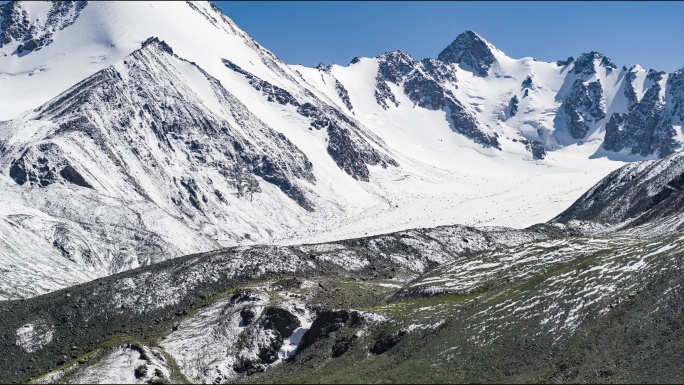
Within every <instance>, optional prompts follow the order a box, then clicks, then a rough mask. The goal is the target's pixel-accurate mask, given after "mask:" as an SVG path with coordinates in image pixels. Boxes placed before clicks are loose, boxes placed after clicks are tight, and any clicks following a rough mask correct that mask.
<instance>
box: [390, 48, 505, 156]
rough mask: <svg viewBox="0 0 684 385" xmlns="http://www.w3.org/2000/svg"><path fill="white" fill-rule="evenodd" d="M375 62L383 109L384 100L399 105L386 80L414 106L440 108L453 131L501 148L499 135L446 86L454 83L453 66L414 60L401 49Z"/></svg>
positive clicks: (483, 143) (438, 61)
mask: <svg viewBox="0 0 684 385" xmlns="http://www.w3.org/2000/svg"><path fill="white" fill-rule="evenodd" d="M378 61H379V66H378V75H377V77H376V83H377V84H378V85H377V86H376V98H379V99H378V104H380V105H381V106H382V107H383V108H385V109H387V108H388V104H387V103H386V102H385V99H389V100H391V101H393V102H394V103H395V105H396V106H398V105H399V102H398V101H397V100H396V98H394V95H393V94H392V93H391V90H390V89H389V86H388V85H387V83H392V84H396V85H401V86H403V91H404V94H405V95H406V96H408V97H409V99H410V100H411V101H412V102H413V103H414V106H420V107H423V108H428V109H432V110H440V109H441V110H443V111H444V112H445V113H446V118H447V120H448V121H449V123H450V125H451V129H452V130H453V131H455V132H458V133H461V134H462V135H464V136H465V137H467V138H469V139H471V140H473V141H475V142H477V143H480V144H482V145H484V146H487V147H489V146H491V147H495V148H498V149H501V146H500V143H499V141H498V139H497V138H498V134H497V133H496V132H494V131H492V130H491V129H489V128H488V127H486V126H485V125H484V124H482V123H481V122H479V121H478V119H477V118H476V116H475V114H474V113H473V112H471V111H469V110H468V109H467V108H466V107H465V106H464V105H463V104H462V103H461V102H460V101H459V100H458V99H457V98H456V96H454V94H453V92H451V90H450V89H449V88H448V87H447V84H453V85H456V84H455V83H456V76H455V75H454V68H453V67H451V65H450V64H447V63H444V62H442V61H441V60H435V59H426V60H423V61H421V62H417V61H415V60H413V58H411V56H409V55H408V54H407V53H405V52H401V51H394V52H386V53H384V54H382V55H380V56H379V57H378ZM456 86H457V85H456ZM378 90H384V91H382V92H379V91H378ZM381 96H382V97H381Z"/></svg>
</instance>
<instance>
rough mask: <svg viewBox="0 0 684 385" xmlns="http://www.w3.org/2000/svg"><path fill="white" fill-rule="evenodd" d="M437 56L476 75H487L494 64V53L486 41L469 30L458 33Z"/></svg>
mask: <svg viewBox="0 0 684 385" xmlns="http://www.w3.org/2000/svg"><path fill="white" fill-rule="evenodd" d="M437 58H438V59H439V60H441V61H443V62H445V63H459V64H461V65H464V66H465V67H469V68H470V69H472V71H473V73H475V74H476V75H478V76H482V77H484V76H487V73H488V72H489V69H490V68H491V66H492V64H494V61H495V60H496V59H494V55H492V51H491V50H490V47H489V45H488V44H487V42H486V41H485V40H484V39H482V38H481V37H480V36H479V35H478V34H476V33H475V32H473V31H471V30H467V31H466V32H464V33H462V34H460V35H458V37H456V40H454V41H453V42H452V43H451V44H449V46H448V47H446V48H445V49H444V50H443V51H442V52H440V53H439V55H438V56H437Z"/></svg>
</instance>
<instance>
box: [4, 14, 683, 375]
mask: <svg viewBox="0 0 684 385" xmlns="http://www.w3.org/2000/svg"><path fill="white" fill-rule="evenodd" d="M435 54H436V55H435V57H434V58H425V59H422V60H416V59H415V58H412V57H411V56H410V55H409V54H407V53H405V52H402V51H392V52H385V53H383V54H381V55H378V56H376V57H373V58H365V57H356V58H353V59H352V60H351V62H350V63H349V64H347V65H337V64H330V65H326V64H323V63H321V64H320V65H318V66H317V67H315V68H309V67H305V66H301V65H287V64H285V63H283V62H282V61H281V60H280V59H278V58H277V57H276V56H275V55H274V54H273V53H271V52H270V51H268V50H267V49H266V48H264V47H262V46H261V45H259V43H257V42H256V41H254V40H253V39H252V38H251V37H250V36H249V35H248V34H247V33H246V32H245V31H243V30H241V29H240V28H239V27H238V26H237V25H236V24H235V23H234V22H233V21H232V20H231V19H229V18H228V17H227V16H226V15H224V14H223V13H222V12H221V10H220V9H218V8H217V7H216V6H215V5H213V4H211V3H208V2H194V1H188V2H144V1H140V2H88V1H59V2H23V1H14V2H10V3H7V4H3V5H0V89H2V92H0V119H2V121H0V191H2V194H1V195H0V277H1V279H0V300H3V301H2V302H0V307H2V311H1V312H0V313H1V314H2V315H1V317H3V318H2V320H3V323H2V324H3V326H2V329H0V336H3V337H2V339H0V344H2V346H3V348H4V349H9V350H6V351H11V352H13V353H12V354H13V355H12V357H20V359H16V360H14V359H13V360H10V358H9V357H10V355H6V356H7V357H5V358H4V359H3V361H1V362H0V378H2V379H6V380H7V381H22V382H23V381H27V380H29V379H33V380H40V381H48V382H50V381H57V382H64V381H67V380H68V381H76V382H78V381H81V382H93V381H101V382H108V381H115V380H116V379H117V378H126V379H127V380H126V381H127V382H144V381H162V380H164V381H166V380H169V379H170V380H172V381H186V380H187V381H192V382H212V381H213V382H222V381H228V380H235V379H242V380H245V381H248V380H250V378H251V379H256V381H281V380H282V381H300V380H313V381H326V380H330V379H331V378H328V377H325V376H324V374H325V373H324V372H325V370H328V369H330V370H332V372H334V373H337V374H338V375H339V376H340V377H339V378H343V379H347V380H349V381H356V380H359V378H370V379H373V378H377V379H383V378H393V379H395V380H402V381H410V380H418V378H414V377H402V374H403V373H404V371H409V372H410V371H411V370H412V369H411V368H412V365H418V364H420V365H428V364H427V363H426V362H429V357H433V358H434V356H435V354H438V353H439V354H447V353H446V352H449V351H452V350H453V351H454V352H453V353H448V354H447V355H446V357H452V358H454V357H455V358H454V359H456V360H458V359H461V358H462V357H471V358H469V360H471V361H472V362H470V363H469V365H470V366H467V367H464V368H463V369H458V368H456V369H454V368H452V369H445V368H442V369H439V370H436V371H435V374H434V376H435V377H434V378H430V380H434V381H443V380H444V379H449V378H451V379H457V380H460V381H465V382H472V381H493V380H497V381H512V380H520V381H537V380H543V381H566V380H567V381H596V380H607V379H613V380H619V379H621V378H622V379H631V380H636V379H642V378H645V377H639V375H645V374H644V373H650V374H651V375H655V374H653V373H655V372H654V371H653V370H650V371H644V365H646V363H651V364H653V363H658V362H660V361H658V359H659V358H658V357H660V356H658V355H655V356H648V357H650V358H648V359H646V358H644V360H642V361H640V362H636V361H630V360H629V359H628V358H627V356H625V358H624V360H625V362H623V364H624V365H623V366H616V367H619V368H621V369H620V370H618V369H615V368H613V369H610V368H609V366H610V365H611V363H610V362H608V360H609V359H608V358H606V357H603V356H601V357H603V358H601V359H599V360H595V361H591V360H592V359H594V358H595V357H594V355H604V354H605V352H604V351H603V350H601V351H598V350H600V349H601V346H600V345H598V342H596V341H602V340H601V339H600V338H604V339H609V338H610V336H612V335H613V334H611V333H618V331H619V326H620V325H622V324H623V322H626V321H624V320H626V319H629V315H635V317H636V315H639V316H640V317H646V316H644V314H647V313H648V312H649V311H651V312H652V313H657V314H660V313H658V312H662V311H663V310H661V306H675V307H676V306H677V302H676V301H677V300H676V299H671V300H670V299H667V301H670V302H668V303H667V304H663V303H661V302H662V301H661V300H662V299H663V298H670V297H662V296H661V294H662V295H665V294H666V293H668V292H671V291H672V290H675V291H677V290H680V289H681V288H680V286H679V285H680V283H679V280H678V279H676V277H675V276H674V275H673V274H674V272H675V271H676V270H677V269H678V267H676V263H675V261H676V260H677V259H676V258H678V254H677V253H676V250H677V245H678V242H680V241H681V240H680V239H679V238H678V235H676V234H677V232H678V231H680V230H681V229H682V220H681V219H680V218H681V213H680V210H679V205H678V204H677V202H678V200H679V199H680V198H681V196H680V193H681V189H682V187H683V186H684V181H683V179H682V178H683V177H682V175H684V164H683V163H682V162H681V153H680V152H679V150H680V149H681V147H682V144H684V134H683V132H682V119H684V105H683V103H682V102H683V101H684V80H683V79H684V77H683V75H682V70H678V71H675V72H673V73H665V72H663V71H657V70H653V69H648V70H647V69H644V68H642V67H640V66H638V65H633V66H630V67H627V66H621V67H619V66H618V65H616V64H615V63H613V61H612V60H611V59H610V58H608V57H606V56H605V55H603V54H601V53H599V52H593V51H592V52H586V53H579V54H574V55H575V56H576V58H575V57H572V56H571V57H568V58H567V59H562V60H559V61H557V62H550V63H549V62H542V61H539V60H537V59H535V58H532V57H528V58H522V59H514V58H511V57H508V56H507V55H506V54H505V53H503V52H502V51H500V50H499V49H497V48H496V47H495V46H494V45H492V44H491V43H490V42H488V41H486V40H485V39H484V38H483V37H481V36H479V35H478V34H477V33H475V32H473V31H470V30H468V31H465V32H463V33H462V34H460V35H458V36H457V37H456V38H455V40H454V41H453V42H452V43H451V44H449V45H448V46H447V47H445V48H444V49H443V50H442V51H441V52H439V53H435ZM592 186H593V187H592ZM475 226H477V228H475ZM503 226H505V227H503ZM673 234H675V235H673ZM646 251H648V253H647V254H643V253H645V252H646ZM198 253H199V254H198ZM183 256H185V257H183ZM666 269H670V270H669V272H667V273H665V272H663V271H665V270H666ZM585 271H586V274H585V273H584V272H585ZM599 272H603V273H599ZM568 274H570V275H568ZM572 274H575V275H572ZM568 277H570V278H568ZM561 278H562V279H561ZM566 278H567V279H566ZM639 282H642V283H643V282H650V283H652V286H645V288H644V289H637V287H638V286H639ZM558 285H561V286H563V287H568V288H570V289H568V290H570V291H569V292H570V293H571V294H568V295H567V296H559V297H558V298H556V299H553V298H551V297H553V295H552V294H551V293H559V292H558V291H557V289H558ZM606 288H608V289H606ZM563 290H564V289H563ZM591 290H593V291H591ZM635 290H637V292H636V294H634V291H635ZM638 290H642V291H638ZM561 292H562V293H565V292H564V291H562V290H561ZM592 293H595V297H596V298H594V297H592V295H594V294H592ZM661 297H662V298H661ZM586 298H590V299H591V300H586ZM640 298H641V299H640ZM507 301H508V302H507ZM535 301H536V302H535ZM549 301H551V302H553V301H556V302H554V303H555V305H554V303H551V302H549ZM578 301H579V302H578ZM583 301H584V302H583ZM639 301H641V302H639ZM659 301H660V302H659ZM673 301H674V302H673ZM618 305H619V306H618ZM553 306H556V307H557V308H558V309H560V310H558V312H556V313H553V314H555V315H553V314H550V313H549V314H550V315H549V314H546V313H544V311H542V310H541V309H554V308H553ZM630 306H631V307H630ZM511 307H513V309H516V310H514V311H513V313H517V312H518V311H520V312H522V313H521V314H523V313H524V314H525V317H527V318H524V319H537V318H539V320H538V321H539V322H538V323H524V321H521V320H515V321H510V322H513V323H514V325H513V326H510V327H514V328H517V329H515V330H517V332H516V333H503V332H501V331H502V330H506V329H507V328H509V326H506V325H508V324H506V322H508V321H506V320H509V319H510V318H508V317H507V316H506V315H505V314H503V313H502V311H503V309H509V308H511ZM437 308H440V309H444V310H443V311H435V309H437ZM613 308H615V309H617V310H615V311H613V310H610V309H613ZM478 309H479V310H478ZM409 310H410V311H411V312H412V313H410V314H413V315H411V316H409V315H408V314H409V313H407V312H409ZM476 310H477V311H479V312H476ZM421 312H431V313H430V314H429V315H425V316H422V315H421V316H419V314H422V313H421ZM616 312H622V313H619V314H618V313H616ZM652 313H648V314H652ZM487 314H494V315H493V316H492V317H489V318H487V317H488V316H486V315H487ZM616 314H617V315H616ZM625 314H627V315H625ZM547 315H548V316H549V317H550V318H549V319H548V320H546V318H544V317H546V316H547ZM661 315H662V318H659V319H660V320H663V322H666V323H665V324H660V323H659V324H658V325H659V326H658V328H660V329H658V328H656V329H655V330H660V331H662V333H675V334H676V333H678V330H679V329H676V328H675V327H674V326H673V325H674V324H676V325H679V323H681V322H680V321H679V320H678V318H677V317H676V316H673V315H672V314H670V313H667V314H661ZM420 317H423V318H420ZM605 317H608V318H605ZM610 317H613V318H610ZM621 317H622V318H621ZM625 317H627V318H625ZM547 318H548V317H547ZM544 320H546V322H544ZM601 320H607V321H605V324H600V322H603V321H601ZM516 322H517V323H516ZM649 322H650V321H649ZM667 322H669V323H667ZM540 325H541V326H540ZM543 325H546V326H543ZM663 325H664V326H663ZM547 326H548V327H547ZM206 328H210V329H211V330H213V331H212V334H210V335H206V336H201V335H200V334H201V333H200V334H198V333H199V332H198V331H199V330H204V329H206ZM547 329H548V330H547ZM627 329H628V328H627V327H625V333H628V332H627ZM454 330H459V332H458V333H460V334H457V335H458V337H453V335H455V334H453V331H454ZM497 330H498V331H497ZM629 330H630V333H632V329H629ZM528 331H529V333H528ZM633 332H634V333H636V334H634V335H637V334H638V331H637V329H634V331H633ZM3 333H4V334H3ZM416 333H417V334H416ZM440 333H441V334H440ZM445 333H446V334H448V333H451V335H452V337H450V338H449V339H446V340H445V339H443V338H442V339H440V338H441V337H439V336H441V335H444V334H445ZM502 333H503V334H502ZM553 333H555V334H553ZM675 334H672V335H675ZM414 335H419V336H418V337H412V336H414ZM554 335H555V336H556V337H553V336H554ZM588 335H594V336H598V337H597V339H596V340H595V341H593V342H591V341H590V342H591V343H590V342H587V340H586V339H587V338H588V337H586V336H588ZM625 335H627V334H625ZM634 335H633V334H629V336H630V338H632V337H633V338H641V337H638V336H636V337H634ZM668 335H669V334H668ZM540 336H541V337H540ZM599 337H600V338H599ZM642 337H643V340H639V341H641V342H639V341H637V342H634V341H633V340H628V341H627V342H624V341H623V345H616V346H618V347H619V348H620V349H624V351H632V350H630V349H638V348H642V347H643V346H645V345H644V344H646V343H652V342H653V339H652V338H651V337H652V336H651V335H648V336H642ZM647 337H648V338H647ZM499 338H501V340H500V341H507V342H506V343H507V344H506V346H507V347H510V346H519V345H520V344H521V345H520V346H524V347H525V349H530V350H529V352H531V353H530V354H529V355H526V354H522V353H521V355H510V356H508V358H507V357H506V355H505V351H500V352H496V351H495V350H493V348H492V346H493V345H492V344H493V342H494V341H499ZM461 339H462V340H461ZM402 341H403V342H402ZM407 341H408V342H407ZM444 341H447V342H448V343H449V344H451V345H450V346H442V345H441V344H442V342H444ZM463 341H467V342H468V343H467V344H463ZM658 341H659V342H658V343H663V344H665V345H666V346H667V349H671V350H672V351H676V348H677V347H678V346H679V345H677V344H679V339H677V338H671V339H667V341H665V342H663V341H661V340H658ZM447 342H444V343H447ZM501 343H503V342H501ZM592 343H593V344H594V345H592ZM583 344H584V345H583ZM587 344H589V345H590V346H591V348H587V349H589V350H586V349H585V350H582V349H581V347H582V346H585V345H587ZM395 345H396V346H398V347H400V348H399V350H400V351H401V352H400V353H396V355H392V354H390V355H389V356H386V355H384V353H386V352H390V351H394V350H392V349H393V348H394V346H395ZM226 346H232V347H231V348H228V347H226ZM649 346H650V345H649ZM238 347H239V348H238ZM452 348H453V349H452ZM203 349H209V350H207V351H206V356H202V354H201V352H202V351H203ZM212 349H213V350H212ZM402 349H403V350H402ZM459 349H460V350H459ZM525 349H522V351H526V350H525ZM563 349H565V353H561V352H563V351H564V350H563ZM591 349H594V350H591ZM615 349H618V348H617V347H616V348H615ZM438 350H439V352H438ZM635 351H636V350H635ZM661 351H664V350H661ZM668 351H669V350H668ZM300 352H301V353H302V354H300ZM306 352H309V353H306ZM321 352H324V353H321ZM347 352H351V353H350V354H347ZM369 352H370V353H369ZM395 352H396V351H395ZM506 352H507V351H506ZM574 352H580V353H578V355H572V354H574ZM587 352H590V353H587ZM368 354H370V356H368ZM415 354H418V355H419V356H420V357H418V356H415ZM193 355H194V356H193ZM407 355H408V356H411V357H418V358H416V360H407V359H402V358H400V357H406V356H407ZM322 357H323V358H322ZM338 357H347V358H343V360H342V361H339V362H343V363H345V364H341V365H340V366H337V365H338V364H337V362H338V361H336V360H335V359H337V358H338ZM349 357H353V358H349ZM364 357H366V358H364ZM367 357H390V358H387V359H385V358H372V359H368V358H367ZM459 357H460V358H459ZM486 357H494V358H495V359H493V360H492V362H491V363H489V364H478V363H477V359H478V358H479V359H482V358H486ZM621 357H622V356H621ZM644 357H646V356H644ZM654 357H655V358H654ZM324 358H325V359H326V360H327V359H332V360H331V361H325V362H323V361H321V360H323V359H324ZM449 359H451V358H449ZM509 359H510V360H511V361H510V362H509V361H507V360H509ZM616 359H618V358H616ZM620 359H622V358H620ZM344 360H351V361H349V362H361V363H363V365H364V367H365V368H366V369H367V370H368V371H367V372H364V373H365V375H366V376H367V377H354V374H353V373H352V372H350V371H348V370H347V369H345V365H346V364H348V363H349V362H347V361H344ZM383 360H385V361H383ZM387 360H389V361H387ZM426 360H427V361H426ZM515 360H518V361H515ZM601 360H603V361H601ZM649 360H650V361H649ZM331 362H332V363H331ZM446 362H447V361H439V364H438V365H446ZM279 364H283V365H279ZM131 365H133V366H134V367H133V366H131ZM310 365H313V366H315V367H316V368H328V369H320V370H319V369H316V370H315V371H314V372H312V373H313V374H311V375H312V376H313V377H306V374H305V373H306V371H305V368H307V367H309V366H310ZM384 365H394V366H392V367H394V368H399V369H397V371H396V372H384V371H383V370H382V368H383V367H384ZM516 365H517V366H516ZM563 365H565V366H563ZM612 365H613V366H615V365H617V364H615V363H613V364H612ZM654 365H655V364H654ZM143 366H144V367H145V369H144V370H143V369H140V370H139V372H136V371H134V370H133V369H135V370H138V369H139V368H142V367H143ZM595 366H596V367H595ZM598 366H600V368H599V367H598ZM655 367H658V366H657V365H655V366H653V368H655ZM267 368H268V371H266V369H267ZM606 368H608V369H606ZM366 369H364V370H366ZM454 370H455V372H453V371H454ZM600 370H602V372H600ZM606 370H608V372H606ZM668 370H669V369H668ZM672 370H675V372H676V373H677V375H679V374H681V373H679V372H678V371H677V370H679V369H672ZM264 371H265V372H264ZM262 372H264V373H263V374H259V373H262ZM271 373H272V374H271ZM601 373H603V374H601ZM606 373H607V374H606ZM663 373H669V372H668V371H664V372H663ZM383 374H385V375H388V376H395V377H382V375H383ZM604 374H605V375H604ZM44 375H47V376H46V377H38V376H44ZM252 375H256V376H257V377H250V376H252ZM441 375H444V376H446V377H439V376H441ZM615 376H618V377H615ZM620 376H623V377H620ZM652 378H655V377H652ZM663 378H665V377H663ZM679 378H681V377H679Z"/></svg>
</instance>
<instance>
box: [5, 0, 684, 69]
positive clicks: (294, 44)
mask: <svg viewBox="0 0 684 385" xmlns="http://www.w3.org/2000/svg"><path fill="white" fill-rule="evenodd" d="M3 3H6V1H0V4H3ZM215 3H216V4H217V5H218V6H219V7H221V9H223V11H224V13H225V14H227V15H228V16H229V17H230V18H232V19H233V20H235V22H236V23H237V24H238V25H239V26H240V27H241V28H242V29H244V30H245V31H247V32H248V33H249V34H250V35H251V36H252V37H254V38H255V39H256V40H257V41H258V42H259V43H261V45H263V46H265V47H266V48H268V49H269V50H271V51H272V52H273V53H275V54H276V55H277V56H279V57H280V58H281V59H283V60H284V61H285V62H286V63H288V64H304V65H308V66H315V65H317V64H318V63H319V62H324V63H326V64H329V63H336V64H342V65H346V64H347V63H349V61H351V59H352V58H353V57H355V56H376V55H378V54H381V53H383V52H385V51H391V50H395V49H401V50H402V51H406V52H408V53H409V54H411V55H412V56H413V57H414V58H416V59H422V58H425V57H436V56H437V54H438V53H439V52H440V51H441V50H442V49H443V48H444V47H446V46H447V45H448V44H449V43H450V42H451V41H453V39H454V38H456V36H457V35H458V34H459V33H461V32H463V31H465V30H466V29H472V30H473V31H475V32H477V33H479V34H480V35H482V36H483V37H484V38H485V39H487V40H489V41H490V42H491V43H492V44H494V45H495V46H497V47H498V48H499V49H500V50H502V51H504V52H506V53H507V54H508V55H509V56H511V57H514V58H521V57H525V56H534V57H536V58H538V59H540V60H545V61H555V60H558V59H565V58H567V57H568V56H574V57H577V55H579V54H580V53H582V52H587V51H591V50H595V51H599V52H602V53H604V54H606V55H608V56H609V57H610V58H611V59H613V61H614V62H615V63H616V64H618V65H620V66H621V65H626V66H631V65H633V64H641V65H642V66H644V67H646V68H655V69H659V70H665V71H668V72H671V71H674V70H676V69H679V68H682V67H684V49H682V45H683V44H682V38H684V23H683V22H682V16H683V15H684V2H669V1H664V2H655V1H629V2H613V1H608V2H597V1H594V2H591V1H585V2H579V1H578V2H540V1H532V2H496V1H459V2H445V1H420V2H419V1H396V2H395V1H286V2H278V1H272V2H269V1H261V2H255V1H215Z"/></svg>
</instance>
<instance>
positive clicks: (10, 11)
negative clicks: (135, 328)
mask: <svg viewBox="0 0 684 385" xmlns="http://www.w3.org/2000/svg"><path fill="white" fill-rule="evenodd" d="M87 4H88V2H87V1H53V2H51V4H50V10H49V11H48V14H47V18H46V19H45V20H40V19H36V20H32V19H31V17H30V15H29V14H28V13H27V12H26V10H25V9H23V7H22V5H21V3H19V2H13V1H12V2H9V3H7V4H3V5H1V6H0V20H2V22H1V23H0V47H2V46H4V45H7V44H10V43H12V42H19V43H20V44H19V46H18V47H17V50H16V53H17V54H22V53H25V52H27V51H28V52H30V51H37V50H39V49H41V48H42V47H44V46H46V45H48V44H50V43H52V41H53V40H52V35H53V34H54V33H55V32H57V31H60V30H62V29H64V28H66V27H68V26H69V25H71V24H73V23H74V22H75V21H76V19H77V18H78V16H79V15H80V13H81V11H82V10H83V8H85V6H86V5H87Z"/></svg>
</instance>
